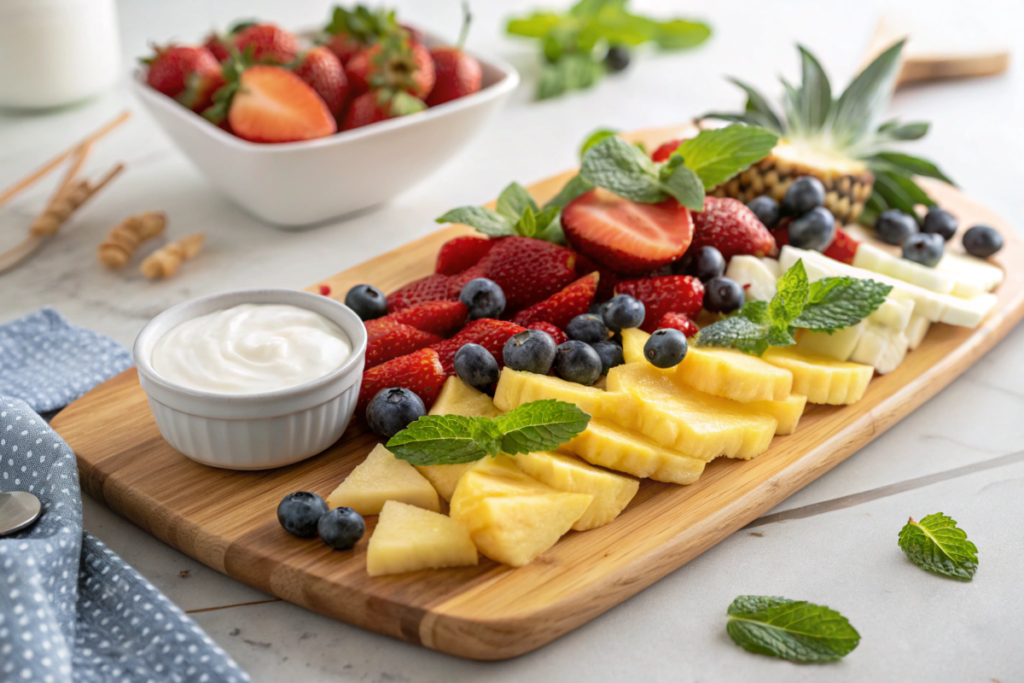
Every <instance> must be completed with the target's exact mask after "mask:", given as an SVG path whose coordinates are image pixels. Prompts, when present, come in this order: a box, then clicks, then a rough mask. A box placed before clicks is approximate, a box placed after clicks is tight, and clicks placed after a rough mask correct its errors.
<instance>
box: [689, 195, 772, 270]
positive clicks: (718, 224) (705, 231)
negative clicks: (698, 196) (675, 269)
mask: <svg viewBox="0 0 1024 683" xmlns="http://www.w3.org/2000/svg"><path fill="white" fill-rule="evenodd" d="M693 246H694V248H699V247H714V248H715V249H718V251H720V252H722V256H724V257H725V258H726V260H728V259H730V258H732V257H733V256H736V255H737V254H751V255H753V256H766V255H768V254H770V253H772V252H773V251H774V250H775V240H774V239H773V238H772V235H771V233H770V232H768V229H767V228H766V227H764V224H763V223H761V221H759V220H758V219H757V216H755V215H754V212H753V211H751V210H750V209H748V208H747V207H746V205H745V204H744V203H743V202H741V201H739V200H737V199H731V198H729V197H705V198H704V210H703V211H702V212H700V213H695V214H694V216H693Z"/></svg>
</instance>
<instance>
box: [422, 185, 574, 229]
mask: <svg viewBox="0 0 1024 683" xmlns="http://www.w3.org/2000/svg"><path fill="white" fill-rule="evenodd" d="M560 208H561V207H559V206H550V205H549V206H545V207H544V208H543V209H542V208H540V207H538V206H537V202H536V201H535V200H534V199H533V197H532V196H530V193H529V192H528V191H527V190H526V188H524V187H523V186H522V185H520V184H519V183H510V184H509V185H508V187H506V188H505V189H504V190H502V191H501V194H500V195H499V196H498V203H497V206H496V209H497V210H493V209H488V208H486V207H483V206H460V207H458V208H456V209H452V210H451V211H449V212H447V213H446V214H444V215H443V216H441V217H440V218H438V219H437V222H438V223H461V224H463V225H468V226H470V227H472V228H476V229H477V230H478V231H479V232H482V233H483V234H485V235H488V236H490V237H508V236H510V235H519V236H521V237H535V238H537V239H542V240H546V241H548V242H555V243H561V242H564V241H565V237H564V236H563V235H562V227H561V225H560V224H559V221H557V220H556V219H557V218H558V213H559V210H560Z"/></svg>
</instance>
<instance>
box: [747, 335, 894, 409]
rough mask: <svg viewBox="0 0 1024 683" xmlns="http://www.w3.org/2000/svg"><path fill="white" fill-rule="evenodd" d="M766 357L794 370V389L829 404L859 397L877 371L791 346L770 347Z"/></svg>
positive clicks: (774, 362) (854, 401)
mask: <svg viewBox="0 0 1024 683" xmlns="http://www.w3.org/2000/svg"><path fill="white" fill-rule="evenodd" d="M764 359H765V360H766V361H768V362H769V363H771V364H772V365H778V366H779V367H780V368H785V369H787V370H789V371H790V372H792V373H793V391H795V392H796V393H798V394H802V395H803V396H806V397H807V400H808V401H810V402H811V403H825V404H828V405H849V404H851V403H856V402H857V401H859V400H860V399H861V398H862V397H863V396H864V392H865V391H867V388H868V382H870V381H871V377H872V375H874V372H875V369H874V368H873V367H871V366H870V365H861V364H859V363H847V362H844V361H838V360H833V359H832V358H828V357H827V356H819V355H816V354H810V353H802V352H800V351H799V350H796V349H793V348H791V347H788V346H773V347H771V348H769V349H768V350H767V351H765V354H764Z"/></svg>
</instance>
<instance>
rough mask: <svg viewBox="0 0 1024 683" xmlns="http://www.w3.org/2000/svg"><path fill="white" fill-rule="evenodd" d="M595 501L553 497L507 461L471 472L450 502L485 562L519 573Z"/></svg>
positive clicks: (482, 463)
mask: <svg viewBox="0 0 1024 683" xmlns="http://www.w3.org/2000/svg"><path fill="white" fill-rule="evenodd" d="M591 501H593V496H590V495H588V494H585V493H565V492H563V491H557V490H555V489H553V488H551V487H550V486H547V485H546V484H542V483H540V482H539V481H537V480H536V479H533V478H532V477H529V476H527V475H526V474H524V473H523V472H522V470H520V469H519V468H518V467H516V465H515V463H514V462H513V461H512V459H511V458H509V457H508V456H504V455H502V456H498V457H497V458H493V459H491V458H485V459H484V460H482V461H480V462H479V463H477V464H476V465H475V466H474V467H472V468H470V470H469V471H468V472H466V474H464V475H463V477H462V479H460V480H459V484H458V486H456V487H455V495H453V496H452V503H451V516H452V519H456V520H459V521H461V522H462V523H463V524H465V525H466V526H467V528H468V529H469V534H470V537H471V538H472V539H473V543H474V545H476V547H477V549H478V550H479V551H480V552H482V553H483V554H484V555H486V556H487V557H489V558H491V559H492V560H496V561H498V562H502V563H504V564H508V565H512V566H513V567H521V566H523V565H524V564H528V563H529V562H532V561H533V560H535V559H536V558H537V557H539V556H540V555H542V554H543V553H545V552H547V551H548V550H549V549H550V548H551V547H552V546H554V545H555V543H557V542H558V539H559V538H561V537H562V535H563V534H565V533H566V532H567V531H569V529H571V528H572V525H573V524H575V523H576V522H577V521H578V520H579V519H580V517H582V516H583V514H584V513H585V512H586V511H587V508H588V507H590V503H591Z"/></svg>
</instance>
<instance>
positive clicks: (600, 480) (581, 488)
mask: <svg viewBox="0 0 1024 683" xmlns="http://www.w3.org/2000/svg"><path fill="white" fill-rule="evenodd" d="M512 459H513V460H515V463H516V465H518V466H519V469H521V470H522V471H523V472H526V473H527V474H528V475H530V476H531V477H533V478H534V479H536V480H537V481H540V482H543V483H545V484H547V485H548V486H550V487H551V488H553V489H558V490H559V491H569V492H570V493H589V494H590V495H591V496H593V497H594V500H593V501H591V503H590V507H588V508H587V511H586V512H584V513H583V516H582V517H580V518H579V519H578V520H576V523H575V524H573V525H572V528H573V529H575V530H576V531H586V530H587V529H594V528H596V527H599V526H603V525H605V524H607V523H608V522H610V521H612V520H613V519H615V518H616V517H618V516H619V513H620V512H622V511H623V510H625V509H626V506H627V505H629V501H631V500H633V496H635V495H636V492H637V489H638V488H639V487H640V482H638V481H637V480H636V479H633V478H632V477H624V476H622V475H621V474H615V473H613V472H608V471H607V470H602V469H598V468H597V467H592V466H590V465H588V464H587V463H585V462H583V461H582V460H580V459H579V458H574V457H572V456H571V455H559V454H558V453H543V452H542V453H520V454H519V455H515V456H513V457H512Z"/></svg>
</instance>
